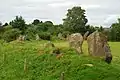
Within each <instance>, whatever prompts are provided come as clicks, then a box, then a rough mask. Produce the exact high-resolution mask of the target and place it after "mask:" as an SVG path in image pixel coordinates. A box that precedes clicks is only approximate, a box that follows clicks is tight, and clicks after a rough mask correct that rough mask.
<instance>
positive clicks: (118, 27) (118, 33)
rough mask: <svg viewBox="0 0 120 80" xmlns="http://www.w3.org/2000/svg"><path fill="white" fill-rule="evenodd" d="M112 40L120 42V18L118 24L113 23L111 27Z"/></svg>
mask: <svg viewBox="0 0 120 80" xmlns="http://www.w3.org/2000/svg"><path fill="white" fill-rule="evenodd" d="M110 34H111V40H112V41H120V19H119V18H118V22H117V23H113V24H112V25H111V32H110Z"/></svg>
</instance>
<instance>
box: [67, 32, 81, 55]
mask: <svg viewBox="0 0 120 80" xmlns="http://www.w3.org/2000/svg"><path fill="white" fill-rule="evenodd" d="M68 41H69V46H70V47H71V48H73V49H75V50H76V51H77V52H78V53H79V54H81V53H82V52H83V51H82V44H83V37H82V35H81V34H80V33H74V34H71V35H69V36H68Z"/></svg>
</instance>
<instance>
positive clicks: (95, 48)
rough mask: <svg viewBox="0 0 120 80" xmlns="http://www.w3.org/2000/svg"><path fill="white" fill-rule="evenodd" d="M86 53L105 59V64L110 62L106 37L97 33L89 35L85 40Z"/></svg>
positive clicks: (110, 56)
mask: <svg viewBox="0 0 120 80" xmlns="http://www.w3.org/2000/svg"><path fill="white" fill-rule="evenodd" d="M87 43H88V52H89V54H90V55H91V56H97V57H105V61H106V62H108V63H109V62H111V60H112V55H111V51H110V47H109V44H108V43H107V37H106V36H105V35H104V34H103V33H101V32H98V31H95V32H94V33H92V34H90V35H89V36H88V38H87Z"/></svg>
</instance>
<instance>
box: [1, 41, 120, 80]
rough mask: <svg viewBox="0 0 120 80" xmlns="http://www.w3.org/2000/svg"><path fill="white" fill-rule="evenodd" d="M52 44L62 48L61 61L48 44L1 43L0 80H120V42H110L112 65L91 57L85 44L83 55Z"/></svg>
mask: <svg viewBox="0 0 120 80" xmlns="http://www.w3.org/2000/svg"><path fill="white" fill-rule="evenodd" d="M52 42H53V43H54V44H55V46H56V47H58V48H60V51H61V54H62V57H61V58H59V59H58V58H56V56H55V55H52V54H50V49H47V48H44V44H45V43H47V41H25V42H17V41H13V42H10V43H5V42H2V41H0V80H60V77H61V73H62V72H64V80H120V42H109V45H110V47H111V52H112V55H113V60H112V63H111V64H107V63H106V62H104V60H103V59H100V58H95V57H90V56H89V55H88V49H87V42H86V41H85V42H84V44H83V52H84V54H81V55H78V54H77V53H76V52H75V51H74V50H72V49H70V48H69V44H68V42H67V41H52ZM88 64H89V65H88Z"/></svg>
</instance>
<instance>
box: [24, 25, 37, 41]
mask: <svg viewBox="0 0 120 80" xmlns="http://www.w3.org/2000/svg"><path fill="white" fill-rule="evenodd" d="M25 34H26V35H27V39H29V40H30V39H32V40H35V38H36V34H37V30H36V29H35V28H34V27H29V28H28V29H27V30H26V32H25Z"/></svg>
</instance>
